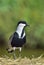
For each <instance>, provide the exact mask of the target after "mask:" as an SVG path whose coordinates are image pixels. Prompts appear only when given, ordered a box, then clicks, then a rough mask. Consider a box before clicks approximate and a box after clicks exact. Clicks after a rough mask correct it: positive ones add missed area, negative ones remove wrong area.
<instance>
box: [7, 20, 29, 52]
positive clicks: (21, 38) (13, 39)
mask: <svg viewBox="0 0 44 65" xmlns="http://www.w3.org/2000/svg"><path fill="white" fill-rule="evenodd" d="M27 26H28V24H27V23H26V21H19V22H18V24H17V28H16V31H15V32H14V33H13V34H12V35H11V36H10V38H9V44H8V45H10V47H11V48H9V49H8V52H12V51H15V49H19V51H20V52H21V50H22V47H23V45H24V44H25V43H26V34H25V27H27Z"/></svg>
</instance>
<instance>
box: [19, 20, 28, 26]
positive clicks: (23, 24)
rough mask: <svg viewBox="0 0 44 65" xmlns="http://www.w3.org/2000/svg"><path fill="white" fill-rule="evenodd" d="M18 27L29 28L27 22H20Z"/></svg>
mask: <svg viewBox="0 0 44 65" xmlns="http://www.w3.org/2000/svg"><path fill="white" fill-rule="evenodd" d="M18 25H20V26H21V27H27V26H29V25H28V24H27V22H26V21H19V22H18Z"/></svg>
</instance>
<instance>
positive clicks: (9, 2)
mask: <svg viewBox="0 0 44 65" xmlns="http://www.w3.org/2000/svg"><path fill="white" fill-rule="evenodd" d="M19 20H25V21H26V22H27V23H28V24H29V25H30V27H27V29H26V34H27V44H26V45H25V47H27V48H44V0H0V32H1V33H2V32H4V33H3V34H4V35H5V38H6V40H8V38H9V36H10V35H11V34H12V33H13V32H14V31H15V29H16V25H17V22H18V21H19ZM1 30H2V31H1ZM0 35H1V34H0Z"/></svg>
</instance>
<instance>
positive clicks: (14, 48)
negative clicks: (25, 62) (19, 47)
mask: <svg viewBox="0 0 44 65" xmlns="http://www.w3.org/2000/svg"><path fill="white" fill-rule="evenodd" d="M13 50H14V55H13V57H14V59H16V58H17V57H16V54H15V50H16V47H13Z"/></svg>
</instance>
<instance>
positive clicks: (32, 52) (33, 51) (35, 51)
mask: <svg viewBox="0 0 44 65" xmlns="http://www.w3.org/2000/svg"><path fill="white" fill-rule="evenodd" d="M14 54H16V56H17V57H18V56H19V51H18V50H16V51H15V52H13V53H8V52H7V50H6V49H0V56H1V57H3V56H5V55H7V56H9V57H10V58H11V57H12V58H13V55H14ZM41 54H43V57H44V50H43V49H25V48H23V49H22V52H21V57H25V56H26V57H28V58H32V57H33V56H34V57H38V56H40V55H41Z"/></svg>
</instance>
